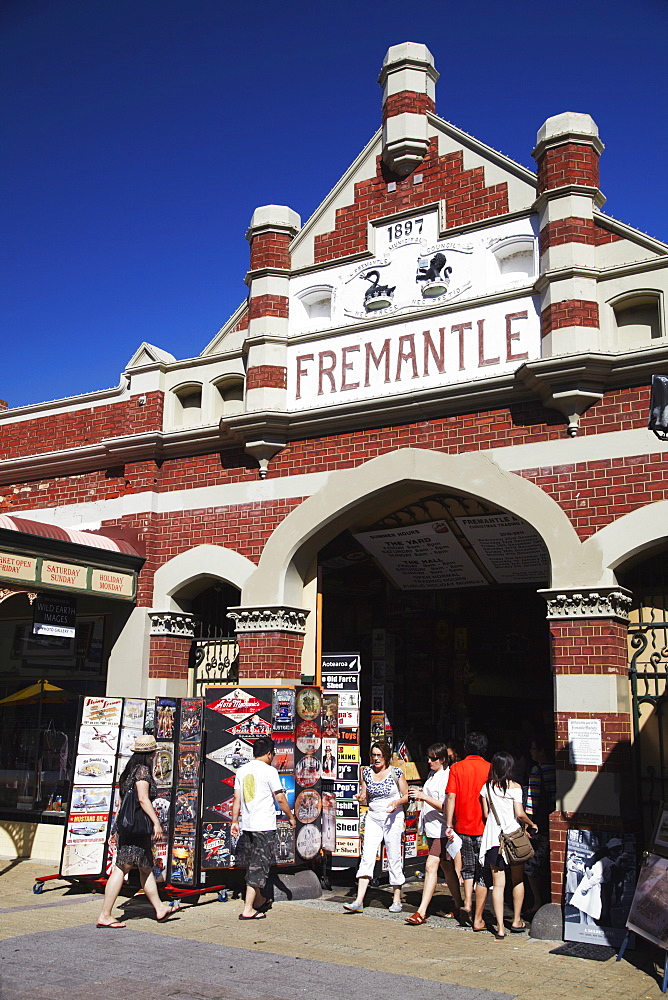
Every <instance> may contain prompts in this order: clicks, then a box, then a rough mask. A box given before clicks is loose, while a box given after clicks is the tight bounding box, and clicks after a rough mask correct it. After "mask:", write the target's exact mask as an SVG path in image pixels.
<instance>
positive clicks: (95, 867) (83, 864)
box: [60, 843, 106, 876]
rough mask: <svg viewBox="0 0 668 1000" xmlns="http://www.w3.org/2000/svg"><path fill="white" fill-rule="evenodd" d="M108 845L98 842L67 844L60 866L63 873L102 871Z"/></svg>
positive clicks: (71, 874)
mask: <svg viewBox="0 0 668 1000" xmlns="http://www.w3.org/2000/svg"><path fill="white" fill-rule="evenodd" d="M105 851H106V847H105V844H104V843H97V844H65V847H64V848H63V857H62V862H61V866H60V873H61V875H67V876H77V875H98V874H100V872H101V871H102V865H103V864H104V855H105Z"/></svg>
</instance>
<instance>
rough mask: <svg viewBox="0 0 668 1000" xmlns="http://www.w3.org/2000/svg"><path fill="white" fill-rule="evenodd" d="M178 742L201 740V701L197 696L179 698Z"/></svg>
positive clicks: (199, 741) (196, 741)
mask: <svg viewBox="0 0 668 1000" xmlns="http://www.w3.org/2000/svg"><path fill="white" fill-rule="evenodd" d="M178 742H179V743H201V742H202V702H201V701H200V700H199V698H182V699H181V717H180V720H179V740H178Z"/></svg>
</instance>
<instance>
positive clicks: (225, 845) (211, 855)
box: [202, 823, 231, 868]
mask: <svg viewBox="0 0 668 1000" xmlns="http://www.w3.org/2000/svg"><path fill="white" fill-rule="evenodd" d="M230 842H231V838H230V824H229V823H204V824H203V826H202V868H229V867H230Z"/></svg>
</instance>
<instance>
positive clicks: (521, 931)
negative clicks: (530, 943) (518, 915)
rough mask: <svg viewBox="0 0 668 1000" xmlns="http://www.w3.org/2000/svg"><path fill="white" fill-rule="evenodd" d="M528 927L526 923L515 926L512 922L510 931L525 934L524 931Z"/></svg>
mask: <svg viewBox="0 0 668 1000" xmlns="http://www.w3.org/2000/svg"><path fill="white" fill-rule="evenodd" d="M526 929H527V925H526V924H522V926H521V927H513V925H512V924H511V925H510V933H511V934H524V932H525V931H526Z"/></svg>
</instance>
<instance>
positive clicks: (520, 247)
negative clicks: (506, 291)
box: [494, 237, 536, 281]
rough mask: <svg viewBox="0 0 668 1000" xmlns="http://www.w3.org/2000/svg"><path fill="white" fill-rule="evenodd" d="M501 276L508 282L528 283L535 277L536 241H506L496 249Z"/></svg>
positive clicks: (495, 254) (528, 239) (527, 239)
mask: <svg viewBox="0 0 668 1000" xmlns="http://www.w3.org/2000/svg"><path fill="white" fill-rule="evenodd" d="M494 256H495V258H496V263H497V265H498V268H499V274H500V275H503V277H504V278H505V279H507V280H512V281H527V280H531V279H533V277H534V276H535V271H536V266H535V260H534V241H533V240H532V239H530V238H528V237H527V238H525V239H520V240H518V239H512V240H506V241H504V242H503V243H501V244H499V246H497V247H495V248H494Z"/></svg>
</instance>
